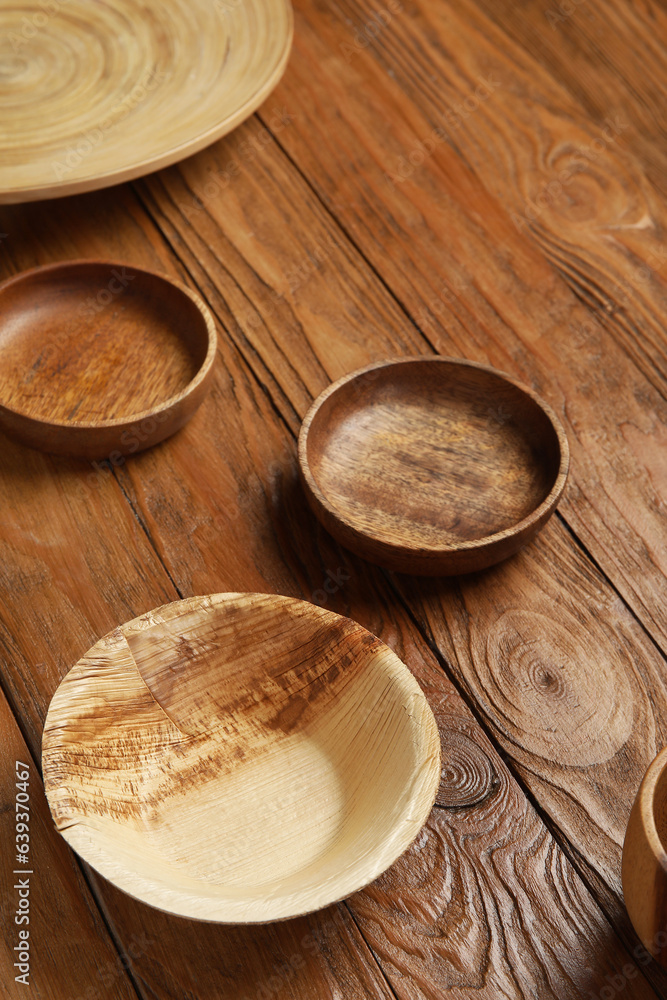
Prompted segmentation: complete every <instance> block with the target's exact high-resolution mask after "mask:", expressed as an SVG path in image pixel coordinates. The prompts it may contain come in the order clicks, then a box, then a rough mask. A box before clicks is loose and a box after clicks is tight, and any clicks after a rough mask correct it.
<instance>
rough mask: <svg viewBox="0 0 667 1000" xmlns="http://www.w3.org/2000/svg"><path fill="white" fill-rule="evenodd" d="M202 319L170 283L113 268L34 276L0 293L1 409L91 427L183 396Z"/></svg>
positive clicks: (198, 355) (197, 353) (199, 360)
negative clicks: (176, 396)
mask: <svg viewBox="0 0 667 1000" xmlns="http://www.w3.org/2000/svg"><path fill="white" fill-rule="evenodd" d="M207 349H208V336H207V327H206V321H205V319H204V317H203V315H202V314H201V312H200V311H199V309H198V308H197V306H196V304H195V303H194V302H193V300H192V299H190V298H189V297H188V296H187V295H186V294H185V293H184V292H183V291H181V289H180V288H178V287H177V286H175V285H173V284H172V283H171V282H170V281H168V280H166V279H164V278H161V277H159V276H158V275H154V274H150V273H148V272H146V271H142V270H139V269H135V268H132V267H124V266H123V265H120V264H106V263H97V262H90V263H72V264H63V265H61V266H59V267H55V268H45V269H42V270H36V271H33V272H30V273H28V274H26V275H25V276H22V277H20V278H19V279H18V280H14V281H12V282H10V283H8V284H7V285H6V286H5V287H4V288H3V289H2V290H0V372H1V374H0V404H2V405H4V406H7V407H9V408H10V409H11V410H14V411H15V412H19V413H22V414H25V415H27V416H30V417H32V418H34V419H37V420H43V421H46V422H51V421H53V422H55V423H67V424H74V425H76V424H77V423H95V422H104V421H106V420H113V419H120V418H125V417H130V416H133V415H134V414H138V413H143V412H145V411H147V410H152V409H155V408H157V407H159V406H160V405H161V404H163V403H164V402H166V401H167V400H169V399H170V398H172V397H173V396H175V395H177V394H178V393H180V392H182V391H183V390H185V388H186V387H187V385H188V384H189V383H190V382H191V381H192V379H193V378H194V377H195V375H196V374H197V372H198V371H199V369H200V368H201V366H202V364H203V363H204V360H205V358H206V353H207Z"/></svg>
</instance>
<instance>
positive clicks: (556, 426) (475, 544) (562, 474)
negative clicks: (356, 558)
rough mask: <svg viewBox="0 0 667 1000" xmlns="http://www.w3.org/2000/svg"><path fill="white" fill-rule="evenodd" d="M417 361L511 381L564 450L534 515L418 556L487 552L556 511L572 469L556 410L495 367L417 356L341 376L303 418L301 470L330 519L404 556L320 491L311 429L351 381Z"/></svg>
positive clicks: (428, 547) (446, 357)
mask: <svg viewBox="0 0 667 1000" xmlns="http://www.w3.org/2000/svg"><path fill="white" fill-rule="evenodd" d="M415 362H420V363H421V362H424V363H432V364H439V363H447V364H450V365H451V364H455V365H460V366H462V367H468V368H477V369H478V370H480V371H484V372H487V373H488V374H490V375H495V376H497V377H499V378H501V379H504V380H505V381H506V382H509V383H510V384H511V385H513V386H514V387H515V388H516V389H518V390H519V391H520V392H523V393H524V394H525V395H527V396H528V397H529V398H530V399H531V400H532V401H533V402H534V403H535V404H536V405H537V406H538V407H539V408H540V409H541V410H542V411H543V412H544V414H545V416H546V417H547V419H548V420H549V422H550V423H551V425H552V427H553V430H554V432H555V433H556V437H557V439H558V446H559V451H560V463H559V468H558V473H557V475H556V479H555V480H554V484H553V486H552V487H551V489H550V490H549V493H548V494H547V496H546V497H545V498H544V500H543V501H542V502H541V503H540V504H539V506H537V507H535V509H534V510H532V511H531V512H530V514H528V515H526V516H525V517H524V518H522V519H521V520H520V521H517V522H516V523H515V524H513V525H511V526H510V527H509V528H504V529H503V530H502V531H497V532H494V533H493V534H491V535H484V536H482V537H481V538H474V539H469V540H461V541H456V542H451V543H450V544H447V543H445V542H444V541H443V543H441V544H437V545H436V544H434V545H427V544H424V545H419V546H414V547H412V549H411V550H412V551H413V552H414V553H424V554H428V555H431V554H439V553H442V554H446V553H450V552H452V553H453V552H465V551H475V550H476V549H484V548H486V547H487V546H490V545H492V544H493V543H495V542H500V541H502V540H503V539H506V538H511V537H513V536H514V535H518V534H519V533H520V532H521V531H522V530H523V529H524V528H527V527H529V526H531V525H533V524H534V523H536V522H539V520H540V518H541V517H542V516H543V515H544V514H546V513H547V512H549V511H550V510H552V509H553V508H554V507H555V505H556V504H557V503H558V501H559V499H560V497H561V496H562V494H563V490H564V489H565V484H566V482H567V477H568V473H569V467H570V446H569V444H568V440H567V436H566V434H565V431H564V429H563V426H562V424H561V422H560V420H559V419H558V417H557V416H556V413H555V411H554V410H553V409H552V408H551V406H549V404H548V403H546V402H545V401H544V400H543V399H542V398H541V397H540V396H539V395H538V394H537V393H536V392H535V391H534V390H533V389H531V388H530V386H527V385H525V384H524V383H523V382H521V381H519V380H518V379H516V378H514V376H512V375H509V374H508V373H507V372H504V371H501V370H500V369H498V368H494V367H493V366H492V365H485V364H482V363H481V362H479V361H469V360H467V359H466V358H455V357H450V356H449V355H444V354H435V355H432V354H413V355H409V356H407V357H396V358H389V359H387V360H384V361H375V362H373V363H372V364H369V365H366V366H365V367H363V368H358V369H356V370H355V371H353V372H348V373H347V374H346V375H343V376H341V378H339V379H337V380H336V381H335V382H332V383H331V385H329V386H327V388H326V389H324V390H323V392H321V393H320V395H319V396H318V397H317V398H316V399H315V400H314V401H313V403H312V404H311V406H310V408H309V409H308V411H307V413H306V416H305V417H304V419H303V423H302V425H301V430H300V432H299V442H298V459H299V468H300V472H301V475H302V477H303V479H304V480H305V484H306V486H307V489H308V490H309V491H310V492H311V493H312V495H313V497H314V498H315V500H316V502H317V503H318V504H320V505H321V507H322V508H323V509H324V510H325V511H326V512H327V514H329V516H330V517H331V518H333V519H335V520H338V521H341V523H344V524H345V526H346V529H347V530H348V531H349V532H350V533H351V534H353V535H355V536H356V537H357V538H358V539H360V540H361V539H371V540H373V541H377V542H380V543H381V544H382V546H383V548H384V549H386V550H387V551H392V550H393V551H394V552H396V553H402V552H403V551H404V550H405V547H404V546H402V545H399V544H396V543H394V542H389V541H386V540H385V539H384V538H381V537H380V536H379V535H376V534H375V533H373V532H372V531H371V530H368V531H361V530H360V529H359V528H357V527H356V526H355V525H354V524H351V523H350V522H349V521H348V520H346V519H345V518H344V517H342V516H341V514H340V511H338V510H337V508H335V507H334V506H333V505H332V504H331V503H330V502H329V500H328V499H327V496H326V494H325V493H324V492H323V491H322V490H321V489H320V487H319V485H318V484H317V481H316V479H315V477H314V476H313V473H312V471H311V468H310V462H309V460H308V450H307V449H308V433H309V431H310V427H311V425H312V423H313V421H314V420H315V418H316V416H317V413H318V411H319V409H320V407H321V406H322V405H323V404H324V403H325V402H326V401H327V399H329V397H330V396H333V395H334V394H335V393H336V392H338V390H339V389H341V388H342V387H343V386H344V385H347V384H348V383H349V382H353V381H354V380H355V379H357V378H359V376H361V375H366V374H367V373H368V372H372V371H375V370H377V369H380V368H391V367H393V366H398V365H403V364H414V363H415Z"/></svg>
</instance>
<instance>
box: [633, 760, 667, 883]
mask: <svg viewBox="0 0 667 1000" xmlns="http://www.w3.org/2000/svg"><path fill="white" fill-rule="evenodd" d="M666 771H667V746H665V747H663V749H662V750H661V751H660V753H659V754H658V755H657V756H656V757H654V758H653V760H652V761H651V763H650V764H649V766H648V768H647V769H646V773H645V775H644V777H643V778H642V782H641V785H640V786H639V790H638V792H637V804H638V808H639V818H640V821H641V825H642V827H643V829H644V834H645V836H646V840H647V842H648V845H649V847H650V849H651V853H652V855H653V857H654V859H655V861H656V862H657V863H658V864H659V865H660V867H661V868H662V870H663V871H664V872H667V845H665V844H663V841H662V839H661V837H660V834H659V833H658V827H657V826H656V822H655V792H656V786H657V784H658V781H659V780H660V778H661V777H662V775H663V774H664V773H665V772H666Z"/></svg>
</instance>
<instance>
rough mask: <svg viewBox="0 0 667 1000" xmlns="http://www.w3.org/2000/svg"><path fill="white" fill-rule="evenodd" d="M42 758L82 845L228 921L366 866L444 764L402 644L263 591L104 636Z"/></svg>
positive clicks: (142, 882)
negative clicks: (396, 647) (396, 646)
mask: <svg viewBox="0 0 667 1000" xmlns="http://www.w3.org/2000/svg"><path fill="white" fill-rule="evenodd" d="M202 602H203V603H202ZM43 759H44V775H45V787H46V791H47V796H48V798H49V803H50V806H51V810H52V813H53V816H54V819H55V821H56V825H57V826H58V828H59V829H60V830H61V832H62V833H63V834H64V836H65V837H66V839H67V840H68V841H69V842H70V843H71V844H72V846H73V847H74V848H75V849H76V850H78V851H79V853H81V854H82V855H83V857H84V858H86V860H88V861H90V863H91V864H93V865H94V866H95V867H96V868H98V870H99V871H101V872H102V874H104V875H106V876H107V877H109V878H111V880H112V881H114V882H115V883H116V884H117V885H119V886H120V887H121V888H123V889H125V890H126V891H128V892H131V893H132V894H133V895H137V896H139V897H140V898H142V899H144V900H146V901H147V902H151V903H153V904H154V905H157V906H160V907H162V908H164V909H167V910H172V911H174V912H179V913H182V914H183V915H186V916H194V917H201V918H204V919H214V920H223V921H224V920H240V921H253V920H265V919H276V918H279V917H285V916H291V915H295V914H297V913H303V912H306V911H307V910H309V909H314V908H316V907H318V906H322V905H326V904H327V903H329V902H332V901H334V900H335V899H340V898H342V897H343V896H345V895H347V894H349V893H350V892H352V891H355V890H356V889H358V888H360V887H361V886H362V885H365V884H367V883H368V882H369V881H371V880H372V879H373V878H375V877H376V876H377V875H378V874H379V873H380V872H381V871H383V870H384V869H385V868H386V867H388V865H389V864H391V863H392V862H393V860H395V858H396V857H398V856H399V854H400V853H402V851H403V850H405V848H406V847H407V846H408V845H409V843H410V842H411V840H412V839H413V838H414V836H416V834H417V832H418V830H419V828H420V826H421V824H422V823H423V822H424V820H425V819H426V816H427V815H428V811H429V810H430V807H431V805H432V801H433V797H434V795H435V790H436V786H437V782H438V777H439V760H438V741H437V733H436V730H435V723H434V721H433V716H432V715H431V713H430V710H429V709H428V706H427V704H426V701H425V699H424V697H423V695H422V693H421V691H420V689H419V687H418V686H417V684H416V682H415V681H414V679H413V678H412V676H411V675H410V673H409V671H408V670H407V668H406V667H404V666H403V664H402V663H401V662H400V660H398V658H397V657H396V656H395V655H394V654H393V653H392V652H391V650H389V649H388V648H387V647H386V646H384V645H383V644H382V643H381V642H380V641H379V640H378V639H376V638H375V637H374V636H372V635H370V633H368V632H366V631H365V630H364V629H363V628H361V627H360V626H359V625H356V624H355V623H353V622H350V621H348V620H347V619H343V618H340V617H339V616H338V615H334V614H332V613H330V612H325V611H322V610H321V609H319V608H314V607H313V606H312V605H309V604H305V603H304V602H301V601H294V600H291V599H288V598H277V597H266V596H261V595H218V596H217V597H213V598H196V599H192V600H190V601H182V602H177V604H174V605H168V606H167V607H166V608H162V609H159V610H158V612H154V613H152V614H151V616H144V618H142V619H137V620H136V622H134V623H130V624H129V625H126V626H123V627H122V628H121V629H117V630H116V631H115V632H114V633H111V634H110V635H109V636H107V637H106V638H105V639H104V640H102V641H101V642H100V643H98V644H97V645H96V646H95V647H93V649H92V650H91V651H90V652H89V653H88V654H87V656H86V657H84V659H83V660H82V661H80V662H79V663H78V664H77V665H76V667H74V668H73V669H72V671H70V673H69V674H68V675H67V677H66V679H65V681H64V682H63V684H62V685H61V687H60V688H59V689H58V691H57V693H56V695H55V696H54V699H53V702H52V705H51V708H50V709H49V715H48V718H47V722H46V726H45V731H44V744H43Z"/></svg>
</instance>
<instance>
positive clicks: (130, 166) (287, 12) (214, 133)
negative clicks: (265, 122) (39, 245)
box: [0, 0, 294, 204]
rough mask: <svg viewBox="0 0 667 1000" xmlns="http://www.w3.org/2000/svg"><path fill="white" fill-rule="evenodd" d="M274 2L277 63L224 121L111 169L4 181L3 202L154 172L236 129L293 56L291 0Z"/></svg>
mask: <svg viewBox="0 0 667 1000" xmlns="http://www.w3.org/2000/svg"><path fill="white" fill-rule="evenodd" d="M272 3H273V4H275V6H276V7H277V8H278V9H279V10H280V14H281V17H282V18H283V19H284V38H283V40H282V41H283V44H282V47H281V48H280V51H279V52H278V53H277V54H276V56H275V63H274V65H273V66H272V67H270V69H269V70H266V71H265V78H264V79H263V80H262V82H261V83H260V84H259V86H258V87H257V89H256V90H254V91H253V92H252V93H251V94H250V95H249V96H248V97H247V99H246V100H245V101H244V103H243V104H241V105H240V106H239V107H237V108H236V109H235V110H233V111H230V112H229V113H228V114H227V115H226V117H225V118H223V119H222V120H221V121H218V122H215V123H214V124H212V125H209V126H208V127H207V128H205V129H204V130H203V131H201V132H199V133H197V134H196V135H194V136H191V137H190V138H186V139H182V140H180V141H175V142H173V141H172V144H171V145H168V148H167V149H165V150H162V151H159V152H156V153H153V154H152V155H149V156H148V157H147V158H140V159H132V157H131V156H123V155H122V153H121V155H120V156H118V157H117V158H118V161H119V163H120V165H118V166H114V167H111V168H109V169H100V168H98V169H92V170H89V171H88V172H87V173H86V172H84V173H83V174H82V175H80V176H79V177H76V176H75V177H71V178H69V177H66V178H63V179H56V178H54V179H52V178H51V177H50V176H49V179H48V180H46V179H45V180H43V181H41V182H40V183H37V184H30V185H26V184H22V183H18V184H13V185H12V184H7V183H6V182H5V183H4V184H3V186H2V187H1V188H0V204H20V203H23V202H30V201H39V200H44V199H47V198H59V197H66V196H69V195H73V194H82V193H84V192H87V191H95V190H99V189H101V188H105V187H111V186H112V185H116V184H120V183H124V182H125V181H130V180H134V179H136V178H139V177H143V176H145V175H146V174H149V173H153V172H154V171H157V170H161V169H162V168H164V167H168V166H171V165H172V164H174V163H178V162H179V161H181V160H183V159H185V158H186V157H189V156H192V155H194V154H195V153H197V152H199V151H200V150H202V149H205V148H206V147H207V146H209V145H211V144H212V143H213V142H215V141H216V140H217V139H221V138H222V137H223V136H225V135H227V134H228V133H229V132H231V131H233V130H234V129H235V128H236V127H237V126H238V125H240V124H241V123H242V122H243V121H245V120H246V119H247V118H249V117H250V115H251V114H252V113H253V112H254V111H256V110H257V108H259V107H260V105H261V104H263V102H264V101H265V100H266V98H267V97H268V96H269V94H270V93H271V92H272V91H273V90H274V88H275V87H276V85H277V84H278V82H279V80H280V78H281V77H282V75H283V73H284V72H285V69H286V66H287V63H288V60H289V57H290V52H291V49H292V43H293V39H294V12H293V8H292V4H291V0H272ZM211 6H214V4H211ZM236 6H238V7H242V4H241V3H238V4H237V5H236ZM226 44H227V46H228V45H229V39H228V38H227V39H226ZM224 59H226V55H224ZM120 96H121V95H120V94H119V97H120ZM86 127H87V128H88V129H89V130H90V129H94V128H97V127H98V126H97V125H95V124H90V125H88V126H86ZM76 138H77V136H75V135H73V136H65V138H64V141H65V142H67V141H69V142H70V143H71V142H74V141H75V140H76ZM0 153H1V149H0ZM48 155H49V163H50V164H51V165H52V164H53V154H52V153H49V154H48ZM56 155H57V154H56ZM45 164H46V160H45ZM15 170H16V172H17V173H19V174H20V168H19V167H16V168H15ZM45 173H46V166H45Z"/></svg>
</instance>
